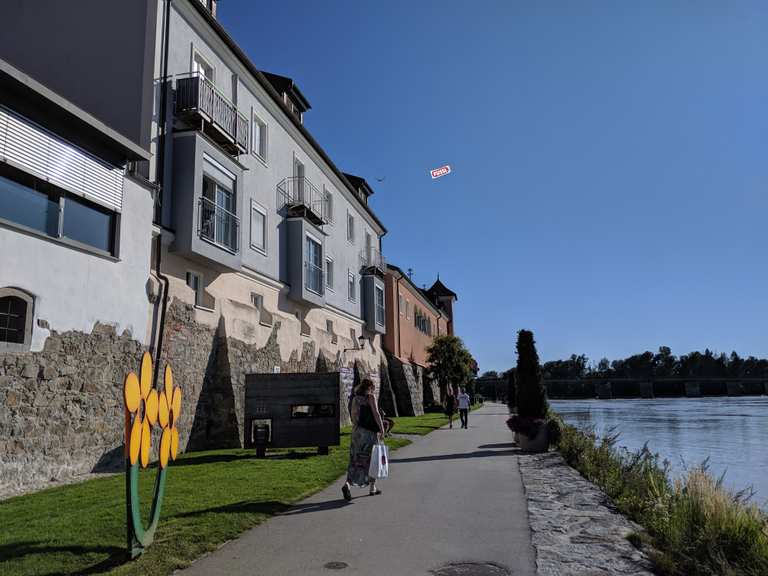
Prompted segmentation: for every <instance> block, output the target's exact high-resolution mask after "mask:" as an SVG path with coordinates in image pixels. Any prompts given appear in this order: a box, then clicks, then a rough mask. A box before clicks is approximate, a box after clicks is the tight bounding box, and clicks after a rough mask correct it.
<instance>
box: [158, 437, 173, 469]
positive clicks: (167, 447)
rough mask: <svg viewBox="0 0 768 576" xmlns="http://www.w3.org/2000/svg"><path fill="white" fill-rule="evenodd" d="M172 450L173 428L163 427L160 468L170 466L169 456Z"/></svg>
mask: <svg viewBox="0 0 768 576" xmlns="http://www.w3.org/2000/svg"><path fill="white" fill-rule="evenodd" d="M170 451H171V430H170V429H169V428H163V435H162V436H161V437H160V468H165V467H166V466H168V456H169V455H170Z"/></svg>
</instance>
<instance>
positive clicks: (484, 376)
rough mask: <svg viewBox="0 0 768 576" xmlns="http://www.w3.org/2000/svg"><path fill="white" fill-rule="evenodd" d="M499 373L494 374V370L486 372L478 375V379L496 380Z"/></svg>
mask: <svg viewBox="0 0 768 576" xmlns="http://www.w3.org/2000/svg"><path fill="white" fill-rule="evenodd" d="M498 377H499V373H498V372H496V370H486V371H485V372H483V373H482V374H480V378H498Z"/></svg>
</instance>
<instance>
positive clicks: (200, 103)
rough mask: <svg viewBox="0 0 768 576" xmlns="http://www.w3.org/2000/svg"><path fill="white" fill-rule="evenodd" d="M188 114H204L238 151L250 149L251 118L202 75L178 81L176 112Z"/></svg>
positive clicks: (198, 74) (185, 76) (182, 78)
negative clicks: (249, 121)
mask: <svg viewBox="0 0 768 576" xmlns="http://www.w3.org/2000/svg"><path fill="white" fill-rule="evenodd" d="M184 112H197V113H200V114H203V115H204V116H205V117H207V120H208V121H209V122H210V123H211V124H213V125H215V126H216V127H217V128H219V129H220V130H221V131H222V132H224V133H225V134H226V135H227V136H228V137H229V138H231V139H232V141H233V142H234V143H235V144H236V145H237V147H238V148H240V149H241V150H242V151H243V152H245V151H247V150H248V119H247V118H246V117H245V115H244V114H242V113H240V112H239V111H238V110H237V106H235V105H234V104H233V103H232V102H231V101H230V100H229V99H228V98H227V97H226V96H224V95H223V94H222V93H221V92H220V91H219V89H218V88H216V86H215V85H214V84H213V82H211V81H210V80H208V78H206V77H205V76H203V75H202V74H200V73H199V72H193V73H192V74H190V75H184V76H181V77H177V78H176V113H177V114H179V113H184Z"/></svg>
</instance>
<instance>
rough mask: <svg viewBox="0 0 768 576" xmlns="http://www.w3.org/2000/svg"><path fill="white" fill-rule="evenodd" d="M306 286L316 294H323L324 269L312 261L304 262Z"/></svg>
mask: <svg viewBox="0 0 768 576" xmlns="http://www.w3.org/2000/svg"><path fill="white" fill-rule="evenodd" d="M304 286H305V287H306V288H307V290H311V291H312V292H314V293H315V294H319V295H321V296H322V295H323V292H324V289H325V284H324V280H323V269H322V268H321V267H320V266H315V265H314V264H312V263H311V262H304Z"/></svg>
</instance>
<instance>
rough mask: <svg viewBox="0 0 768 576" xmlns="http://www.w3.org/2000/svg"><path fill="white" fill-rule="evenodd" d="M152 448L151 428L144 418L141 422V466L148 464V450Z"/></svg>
mask: <svg viewBox="0 0 768 576" xmlns="http://www.w3.org/2000/svg"><path fill="white" fill-rule="evenodd" d="M151 448H152V428H151V427H150V426H149V422H148V421H147V420H144V422H142V424H141V467H142V468H146V467H147V466H148V465H149V451H150V449H151Z"/></svg>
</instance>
